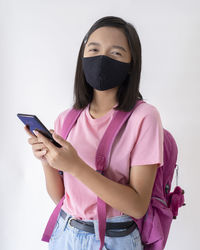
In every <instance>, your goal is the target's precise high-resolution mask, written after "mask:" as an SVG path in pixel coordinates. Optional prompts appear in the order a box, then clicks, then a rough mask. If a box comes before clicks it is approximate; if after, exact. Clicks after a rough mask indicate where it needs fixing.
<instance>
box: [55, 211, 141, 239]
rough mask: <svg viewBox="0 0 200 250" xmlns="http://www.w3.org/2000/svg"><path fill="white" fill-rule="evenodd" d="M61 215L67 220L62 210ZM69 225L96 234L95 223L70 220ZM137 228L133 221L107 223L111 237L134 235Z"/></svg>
mask: <svg viewBox="0 0 200 250" xmlns="http://www.w3.org/2000/svg"><path fill="white" fill-rule="evenodd" d="M60 215H61V217H62V218H63V219H65V218H66V215H67V214H66V213H65V211H63V210H62V209H61V211H60ZM68 223H69V225H70V226H72V227H75V228H77V229H80V230H83V231H86V232H89V233H93V234H94V233H95V230H94V223H93V222H86V221H82V220H76V219H74V218H70V219H69V221H68ZM136 228H137V224H136V223H135V222H134V220H132V221H127V222H113V223H112V222H107V223H106V236H109V237H123V236H126V235H128V234H130V233H132V232H133V231H134V230H135V229H136ZM112 229H119V230H121V231H112Z"/></svg>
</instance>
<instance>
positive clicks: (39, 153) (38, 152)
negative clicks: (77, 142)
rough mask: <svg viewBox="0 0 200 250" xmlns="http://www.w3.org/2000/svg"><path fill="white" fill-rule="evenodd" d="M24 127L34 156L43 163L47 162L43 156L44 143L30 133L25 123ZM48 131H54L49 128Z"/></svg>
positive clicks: (45, 150)
mask: <svg viewBox="0 0 200 250" xmlns="http://www.w3.org/2000/svg"><path fill="white" fill-rule="evenodd" d="M24 129H25V131H26V132H27V134H28V135H29V136H30V138H28V143H29V144H30V145H31V146H32V151H33V154H34V156H35V157H36V158H37V159H39V160H41V161H42V162H43V163H47V160H46V158H45V154H46V152H47V148H46V147H45V145H44V144H43V143H42V142H38V138H37V136H36V135H33V134H32V133H31V131H30V130H29V128H28V126H27V125H25V127H24ZM49 131H50V132H51V134H52V133H53V132H54V130H53V129H50V130H49Z"/></svg>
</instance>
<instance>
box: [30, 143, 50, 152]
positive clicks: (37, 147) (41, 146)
mask: <svg viewBox="0 0 200 250" xmlns="http://www.w3.org/2000/svg"><path fill="white" fill-rule="evenodd" d="M32 149H33V150H34V151H37V150H43V149H47V148H46V147H45V145H44V144H43V143H40V144H38V143H37V144H33V145H32Z"/></svg>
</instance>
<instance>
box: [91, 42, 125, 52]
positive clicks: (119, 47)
mask: <svg viewBox="0 0 200 250" xmlns="http://www.w3.org/2000/svg"><path fill="white" fill-rule="evenodd" d="M90 45H97V46H100V44H99V43H96V42H90V43H89V44H88V47H89V46H90ZM112 48H116V49H121V50H123V51H125V52H127V51H126V50H125V48H124V47H122V46H120V45H113V46H112Z"/></svg>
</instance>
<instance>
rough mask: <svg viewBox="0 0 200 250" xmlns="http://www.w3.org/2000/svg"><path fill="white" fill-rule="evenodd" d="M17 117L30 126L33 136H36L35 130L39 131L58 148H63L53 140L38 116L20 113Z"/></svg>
mask: <svg viewBox="0 0 200 250" xmlns="http://www.w3.org/2000/svg"><path fill="white" fill-rule="evenodd" d="M17 116H18V118H19V119H20V120H21V121H22V122H23V123H24V124H25V125H27V126H28V128H29V130H30V131H31V133H32V134H34V132H33V130H38V131H39V132H40V133H41V134H43V135H44V136H46V137H47V138H48V139H49V140H50V141H51V142H52V143H53V144H54V145H55V146H56V147H58V148H61V147H62V146H61V145H60V144H59V143H58V142H56V141H55V140H54V139H53V137H52V134H51V133H50V131H49V130H48V129H47V128H46V127H45V126H44V124H43V123H42V122H41V121H40V120H39V119H38V118H37V116H36V115H30V114H21V113H18V114H17ZM34 135H35V134H34Z"/></svg>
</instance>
